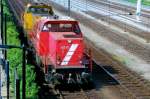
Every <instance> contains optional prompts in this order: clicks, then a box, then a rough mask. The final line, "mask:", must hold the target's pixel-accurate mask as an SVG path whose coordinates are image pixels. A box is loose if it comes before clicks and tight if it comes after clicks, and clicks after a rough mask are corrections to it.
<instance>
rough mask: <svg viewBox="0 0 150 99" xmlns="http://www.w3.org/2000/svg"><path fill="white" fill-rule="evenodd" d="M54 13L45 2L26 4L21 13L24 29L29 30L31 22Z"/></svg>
mask: <svg viewBox="0 0 150 99" xmlns="http://www.w3.org/2000/svg"><path fill="white" fill-rule="evenodd" d="M53 15H54V13H53V10H52V7H51V6H49V5H46V4H40V3H35V4H28V5H27V6H26V8H25V12H24V14H23V18H22V20H23V23H24V28H25V29H26V30H31V29H32V28H33V24H34V23H35V22H36V21H37V20H39V19H40V18H41V17H52V16H53Z"/></svg>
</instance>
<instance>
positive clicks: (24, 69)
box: [22, 46, 26, 99]
mask: <svg viewBox="0 0 150 99" xmlns="http://www.w3.org/2000/svg"><path fill="white" fill-rule="evenodd" d="M25 57H26V49H25V47H24V46H23V56H22V99H26V60H25Z"/></svg>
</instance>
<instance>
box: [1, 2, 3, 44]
mask: <svg viewBox="0 0 150 99" xmlns="http://www.w3.org/2000/svg"><path fill="white" fill-rule="evenodd" d="M1 38H2V44H3V4H2V0H1Z"/></svg>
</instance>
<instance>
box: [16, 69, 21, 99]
mask: <svg viewBox="0 0 150 99" xmlns="http://www.w3.org/2000/svg"><path fill="white" fill-rule="evenodd" d="M15 96H16V99H20V79H19V77H18V74H17V68H15Z"/></svg>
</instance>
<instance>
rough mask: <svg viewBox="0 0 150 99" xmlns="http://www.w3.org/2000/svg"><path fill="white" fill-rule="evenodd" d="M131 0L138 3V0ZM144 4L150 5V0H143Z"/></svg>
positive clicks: (130, 0)
mask: <svg viewBox="0 0 150 99" xmlns="http://www.w3.org/2000/svg"><path fill="white" fill-rule="evenodd" d="M128 1H129V2H132V3H136V2H137V0H128ZM142 5H148V6H149V5H150V0H142Z"/></svg>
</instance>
